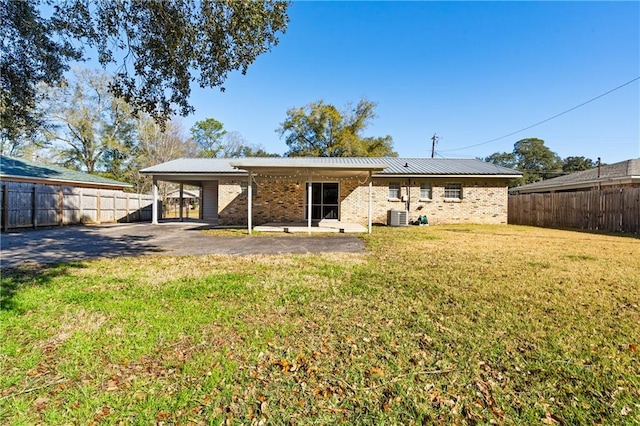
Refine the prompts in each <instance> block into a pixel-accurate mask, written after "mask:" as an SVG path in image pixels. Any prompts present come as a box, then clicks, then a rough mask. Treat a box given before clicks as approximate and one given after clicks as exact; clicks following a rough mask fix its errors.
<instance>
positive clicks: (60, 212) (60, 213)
mask: <svg viewBox="0 0 640 426" xmlns="http://www.w3.org/2000/svg"><path fill="white" fill-rule="evenodd" d="M58 222H60V226H62V225H63V222H64V199H63V198H62V188H60V189H58Z"/></svg>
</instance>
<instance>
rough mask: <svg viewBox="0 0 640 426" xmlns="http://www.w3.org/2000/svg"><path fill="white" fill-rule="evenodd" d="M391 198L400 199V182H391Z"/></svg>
mask: <svg viewBox="0 0 640 426" xmlns="http://www.w3.org/2000/svg"><path fill="white" fill-rule="evenodd" d="M389 198H394V199H400V183H399V182H389Z"/></svg>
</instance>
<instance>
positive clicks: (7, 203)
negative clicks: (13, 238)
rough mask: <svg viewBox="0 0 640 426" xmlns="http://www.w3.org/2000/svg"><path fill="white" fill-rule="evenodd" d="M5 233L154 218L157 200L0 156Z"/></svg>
mask: <svg viewBox="0 0 640 426" xmlns="http://www.w3.org/2000/svg"><path fill="white" fill-rule="evenodd" d="M0 183H1V190H0V207H1V209H0V224H1V226H2V230H3V231H6V230H8V229H16V228H25V227H33V228H35V227H38V226H52V225H67V224H75V223H104V222H125V221H126V222H129V221H137V220H148V219H150V218H151V211H152V208H151V201H152V200H153V199H152V197H150V196H148V195H138V194H132V193H128V192H123V191H122V190H123V189H124V188H130V187H131V185H129V184H127V183H123V182H118V181H115V180H113V179H107V178H103V177H101V176H95V175H90V174H88V173H82V172H77V171H74V170H69V169H65V168H63V167H58V166H52V165H48V164H41V163H36V162H33V161H28V160H25V159H22V158H12V157H5V156H0Z"/></svg>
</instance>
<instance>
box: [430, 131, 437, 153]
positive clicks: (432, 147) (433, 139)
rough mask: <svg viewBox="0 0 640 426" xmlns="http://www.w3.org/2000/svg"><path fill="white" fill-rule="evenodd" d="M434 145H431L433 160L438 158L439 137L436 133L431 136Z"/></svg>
mask: <svg viewBox="0 0 640 426" xmlns="http://www.w3.org/2000/svg"><path fill="white" fill-rule="evenodd" d="M431 140H432V141H433V143H432V144H431V158H433V157H435V156H436V143H438V135H436V134H435V133H434V134H433V136H431Z"/></svg>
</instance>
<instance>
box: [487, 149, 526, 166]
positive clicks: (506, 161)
mask: <svg viewBox="0 0 640 426" xmlns="http://www.w3.org/2000/svg"><path fill="white" fill-rule="evenodd" d="M484 161H486V162H487V163H491V164H495V165H497V166H502V167H508V168H510V169H515V168H517V167H518V161H517V160H516V155H515V154H514V153H513V152H495V153H493V154H491V155H490V156H488V157H486V158H485V159H484Z"/></svg>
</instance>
